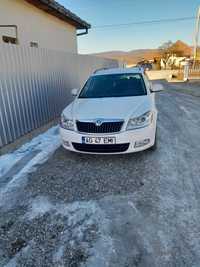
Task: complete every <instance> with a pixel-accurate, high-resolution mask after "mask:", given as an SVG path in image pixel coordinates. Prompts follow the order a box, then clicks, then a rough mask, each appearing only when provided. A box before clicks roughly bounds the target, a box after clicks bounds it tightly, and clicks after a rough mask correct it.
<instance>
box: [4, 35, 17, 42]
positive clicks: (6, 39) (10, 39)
mask: <svg viewBox="0 0 200 267" xmlns="http://www.w3.org/2000/svg"><path fill="white" fill-rule="evenodd" d="M2 40H3V42H4V43H7V44H17V43H18V42H17V38H14V37H10V36H5V35H4V36H2Z"/></svg>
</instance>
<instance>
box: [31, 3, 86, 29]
mask: <svg viewBox="0 0 200 267" xmlns="http://www.w3.org/2000/svg"><path fill="white" fill-rule="evenodd" d="M26 1H27V2H29V3H31V4H33V5H34V6H36V7H38V8H40V9H42V10H43V11H45V12H47V13H49V14H51V15H53V16H55V17H57V18H59V19H61V20H64V21H66V22H68V23H70V24H72V25H74V26H75V27H76V28H77V29H89V28H91V25H90V24H89V23H87V22H86V21H84V20H82V19H81V18H80V17H78V16H77V15H75V14H74V13H72V12H71V11H70V10H68V9H67V8H65V7H64V6H62V5H61V4H59V3H58V2H56V1H55V0H26Z"/></svg>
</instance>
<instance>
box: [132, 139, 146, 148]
mask: <svg viewBox="0 0 200 267" xmlns="http://www.w3.org/2000/svg"><path fill="white" fill-rule="evenodd" d="M149 143H150V139H149V138H148V139H144V140H141V141H136V142H135V148H137V147H141V146H146V145H148V144H149Z"/></svg>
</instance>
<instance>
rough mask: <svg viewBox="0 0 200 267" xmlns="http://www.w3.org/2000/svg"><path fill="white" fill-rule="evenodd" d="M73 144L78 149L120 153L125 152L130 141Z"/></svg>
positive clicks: (92, 151)
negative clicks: (113, 143) (102, 143)
mask: <svg viewBox="0 0 200 267" xmlns="http://www.w3.org/2000/svg"><path fill="white" fill-rule="evenodd" d="M72 145H73V147H74V148H75V149H76V150H78V151H82V152H91V153H119V152H125V151H126V150H127V149H128V148H129V143H126V144H115V145H90V144H79V143H72Z"/></svg>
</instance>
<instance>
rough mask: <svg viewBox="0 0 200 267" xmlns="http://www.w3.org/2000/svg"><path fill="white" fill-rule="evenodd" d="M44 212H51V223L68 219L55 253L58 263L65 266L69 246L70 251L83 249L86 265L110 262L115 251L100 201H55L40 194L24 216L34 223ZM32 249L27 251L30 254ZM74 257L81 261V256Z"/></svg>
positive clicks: (107, 221) (92, 266) (92, 265)
mask: <svg viewBox="0 0 200 267" xmlns="http://www.w3.org/2000/svg"><path fill="white" fill-rule="evenodd" d="M45 214H46V215H47V214H52V215H51V221H50V222H49V223H50V224H54V223H56V222H55V221H54V220H56V219H55V218H62V220H63V221H65V224H64V229H63V230H62V232H61V233H60V238H59V240H58V242H57V244H56V246H55V249H54V253H53V261H54V264H55V266H66V265H65V264H66V262H65V258H64V257H66V248H68V249H69V247H70V250H71V253H73V252H72V251H73V250H74V251H75V250H77V247H79V249H81V251H82V253H83V254H84V255H85V263H84V265H85V266H87V267H90V266H91V267H94V266H105V267H106V266H108V263H109V259H110V257H111V255H112V254H113V253H114V249H113V244H112V239H111V237H110V235H109V230H110V229H109V226H110V221H109V220H108V219H107V218H106V216H105V213H104V211H103V209H101V207H100V206H99V204H98V202H97V201H81V202H80V201H77V202H73V203H71V204H65V203H62V202H60V203H59V202H56V203H55V204H54V203H52V202H51V201H50V200H49V199H48V198H47V197H44V196H40V197H37V198H35V199H33V200H31V201H30V205H29V210H28V212H27V213H26V214H25V216H24V217H23V219H24V220H28V221H30V223H32V224H33V223H34V220H37V219H39V218H41V217H43V216H45ZM65 218H66V220H65ZM93 242H94V244H93ZM29 252H30V251H27V254H29ZM26 257H28V255H26ZM76 257H77V255H76ZM88 257H89V258H88ZM87 258H88V259H87ZM74 260H75V261H77V262H78V261H79V258H78V257H77V258H75V259H74ZM67 266H68V265H67ZM70 266H71V265H70Z"/></svg>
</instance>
